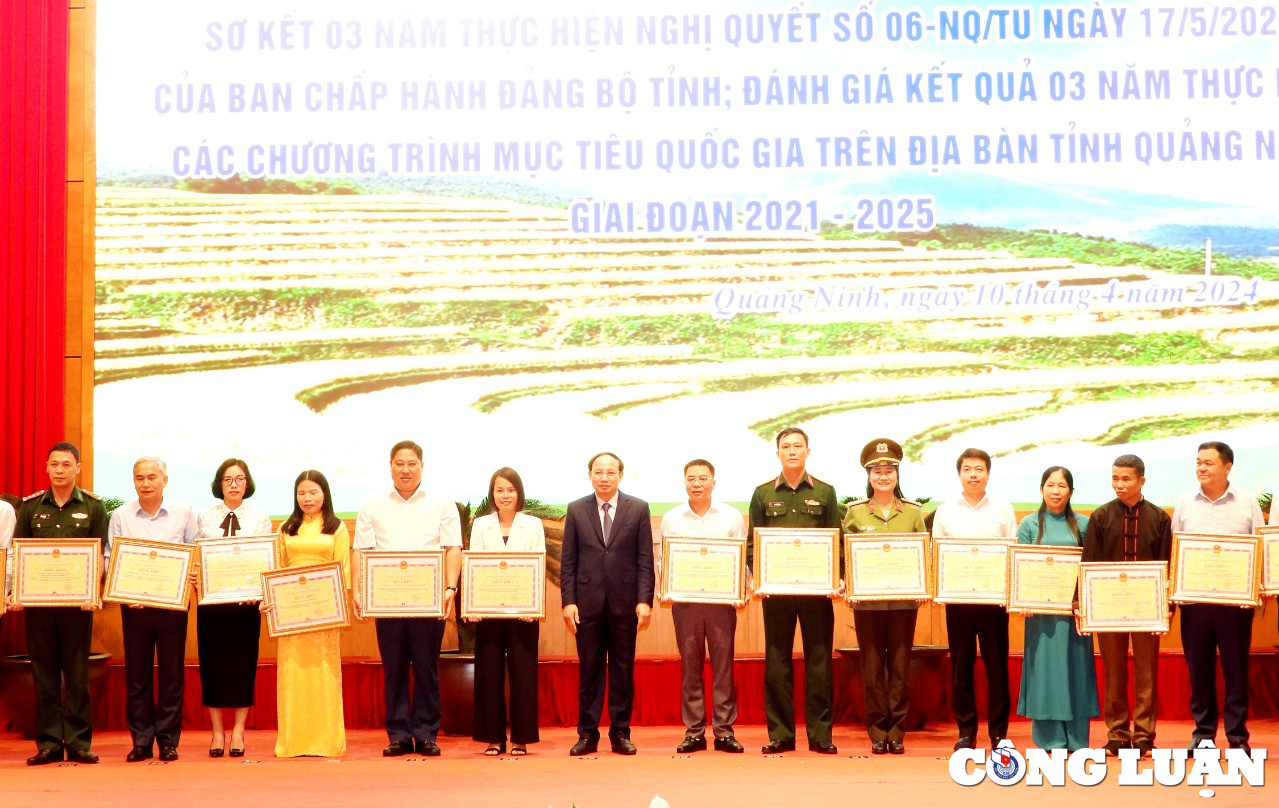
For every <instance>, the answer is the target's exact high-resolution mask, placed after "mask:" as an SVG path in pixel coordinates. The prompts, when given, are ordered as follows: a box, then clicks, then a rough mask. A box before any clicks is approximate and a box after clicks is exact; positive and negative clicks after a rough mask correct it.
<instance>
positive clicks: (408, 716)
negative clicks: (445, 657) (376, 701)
mask: <svg viewBox="0 0 1279 808" xmlns="http://www.w3.org/2000/svg"><path fill="white" fill-rule="evenodd" d="M375 626H376V628H377V648H378V652H379V653H381V655H382V674H383V678H384V685H385V695H386V734H387V737H388V738H390V739H391V740H392V741H399V742H400V743H407V744H412V743H413V741H414V740H415V739H416V740H419V741H434V740H435V737H436V735H438V734H439V731H440V642H441V641H443V639H444V621H443V620H440V619H437V618H434V617H379V618H378V619H377V621H376V622H375ZM410 666H412V668H413V701H412V712H410V710H409V667H410Z"/></svg>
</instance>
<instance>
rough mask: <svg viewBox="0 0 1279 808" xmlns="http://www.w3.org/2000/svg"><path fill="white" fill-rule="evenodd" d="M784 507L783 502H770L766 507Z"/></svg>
mask: <svg viewBox="0 0 1279 808" xmlns="http://www.w3.org/2000/svg"><path fill="white" fill-rule="evenodd" d="M785 506H786V503H785V502H770V503H768V507H770V508H782V507H785Z"/></svg>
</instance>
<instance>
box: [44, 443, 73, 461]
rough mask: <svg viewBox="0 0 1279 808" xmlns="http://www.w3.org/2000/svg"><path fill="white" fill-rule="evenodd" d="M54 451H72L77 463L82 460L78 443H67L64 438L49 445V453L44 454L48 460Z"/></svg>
mask: <svg viewBox="0 0 1279 808" xmlns="http://www.w3.org/2000/svg"><path fill="white" fill-rule="evenodd" d="M54 452H70V453H71V456H72V457H74V458H75V462H77V463H79V462H80V450H79V449H77V448H76V445H75V444H74V443H67V442H66V441H64V440H60V441H58V442H57V443H55V444H53V445H52V446H50V447H49V454H46V455H45V456H44V459H45V460H48V459H49V456H50V455H52V454H53V453H54Z"/></svg>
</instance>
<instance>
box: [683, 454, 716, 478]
mask: <svg viewBox="0 0 1279 808" xmlns="http://www.w3.org/2000/svg"><path fill="white" fill-rule="evenodd" d="M693 466H705V467H706V468H708V469H710V470H711V476H712V477H714V476H715V467H714V466H713V465H711V461H709V460H703V459H701V458H700V457H699V458H697V459H696V460H690V461H688V462H687V463H685V464H684V473H685V474H688V470H689V469H691V468H692V467H693Z"/></svg>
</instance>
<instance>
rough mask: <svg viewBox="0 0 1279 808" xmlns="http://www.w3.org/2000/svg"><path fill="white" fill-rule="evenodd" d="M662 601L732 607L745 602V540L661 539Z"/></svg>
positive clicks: (671, 537) (679, 537)
mask: <svg viewBox="0 0 1279 808" xmlns="http://www.w3.org/2000/svg"><path fill="white" fill-rule="evenodd" d="M659 594H660V597H661V598H662V600H670V601H672V602H674V603H710V604H724V605H727V606H735V605H736V604H738V603H740V602H742V601H743V600H745V599H746V537H744V536H743V537H740V538H707V537H696V536H663V537H662V581H661V587H660V588H659Z"/></svg>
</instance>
